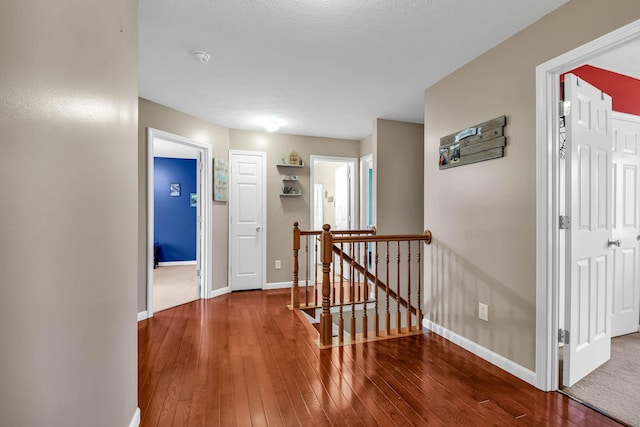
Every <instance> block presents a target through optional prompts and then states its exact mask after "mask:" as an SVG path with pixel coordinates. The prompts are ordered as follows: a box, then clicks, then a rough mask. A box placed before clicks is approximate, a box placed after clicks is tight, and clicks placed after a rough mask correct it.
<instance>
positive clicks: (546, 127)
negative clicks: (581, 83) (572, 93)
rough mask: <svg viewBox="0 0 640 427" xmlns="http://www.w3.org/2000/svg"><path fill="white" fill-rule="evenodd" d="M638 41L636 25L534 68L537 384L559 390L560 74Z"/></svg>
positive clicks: (639, 29)
mask: <svg viewBox="0 0 640 427" xmlns="http://www.w3.org/2000/svg"><path fill="white" fill-rule="evenodd" d="M639 39H640V20H638V21H635V22H633V23H631V24H629V25H626V26H624V27H622V28H619V29H618V30H615V31H613V32H611V33H609V34H606V35H604V36H602V37H600V38H598V39H596V40H594V41H592V42H589V43H586V44H584V45H582V46H580V47H578V48H576V49H573V50H571V51H570V52H567V53H565V54H563V55H560V56H558V57H557V58H554V59H552V60H550V61H548V62H545V63H544V64H541V65H538V66H537V67H536V163H537V170H536V189H537V190H536V230H537V231H536V374H537V375H536V382H535V386H536V387H538V388H539V389H542V390H546V391H548V390H557V389H558V346H557V345H556V341H557V333H556V331H557V330H558V312H559V310H558V301H559V299H558V289H559V277H558V271H559V270H558V269H559V259H558V256H557V254H558V248H559V238H558V233H557V230H558V215H559V211H558V203H557V199H558V196H557V194H558V193H557V192H558V188H557V183H558V167H557V162H558V158H557V153H558V149H557V145H558V142H557V139H558V129H557V127H558V120H556V118H557V117H558V101H559V99H560V96H559V90H560V89H559V86H560V85H559V78H560V75H561V74H563V73H565V72H567V71H570V70H572V69H574V68H577V67H579V66H581V65H584V64H586V63H588V62H589V60H591V59H592V58H594V57H596V56H598V55H601V54H603V53H606V52H609V51H611V50H613V49H615V48H617V47H619V46H621V45H623V44H625V43H628V42H631V41H634V40H639Z"/></svg>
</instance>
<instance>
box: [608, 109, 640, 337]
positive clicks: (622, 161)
mask: <svg viewBox="0 0 640 427" xmlns="http://www.w3.org/2000/svg"><path fill="white" fill-rule="evenodd" d="M612 124H613V132H612V133H613V195H614V200H613V240H616V241H618V240H619V241H620V247H614V250H613V263H614V268H613V304H612V312H611V314H612V317H611V328H612V330H611V333H612V336H614V337H616V336H619V335H624V334H629V333H632V332H637V331H638V322H639V321H640V320H639V319H640V277H639V261H640V259H639V258H640V257H639V256H638V245H639V243H638V235H639V234H640V229H639V226H638V223H639V219H640V213H639V201H638V199H639V196H640V194H639V193H638V192H639V191H640V186H639V185H638V182H639V180H640V167H639V166H640V151H639V148H640V147H639V143H640V117H638V116H631V115H628V114H620V113H613V119H612Z"/></svg>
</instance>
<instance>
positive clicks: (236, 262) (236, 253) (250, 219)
mask: <svg viewBox="0 0 640 427" xmlns="http://www.w3.org/2000/svg"><path fill="white" fill-rule="evenodd" d="M229 160H230V169H231V170H230V191H231V194H230V197H229V223H230V224H229V246H230V247H229V269H230V271H229V281H230V288H231V290H232V291H240V290H250V289H262V288H263V287H264V280H265V277H266V271H265V269H266V264H265V255H266V247H265V245H266V229H265V227H266V219H265V215H266V194H265V182H266V179H265V160H266V153H261V152H248V151H235V150H233V151H230V152H229Z"/></svg>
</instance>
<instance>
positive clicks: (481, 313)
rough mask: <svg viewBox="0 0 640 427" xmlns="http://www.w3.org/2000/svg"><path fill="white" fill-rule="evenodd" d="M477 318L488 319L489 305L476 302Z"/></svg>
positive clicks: (486, 320)
mask: <svg viewBox="0 0 640 427" xmlns="http://www.w3.org/2000/svg"><path fill="white" fill-rule="evenodd" d="M478 319H480V320H484V321H485V322H488V321H489V306H488V305H487V304H483V303H481V302H479V303H478Z"/></svg>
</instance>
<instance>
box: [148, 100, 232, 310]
mask: <svg viewBox="0 0 640 427" xmlns="http://www.w3.org/2000/svg"><path fill="white" fill-rule="evenodd" d="M138 108H139V111H138V114H139V119H138V120H139V121H138V254H137V260H138V286H137V288H138V312H143V311H146V310H147V134H146V130H147V128H148V127H151V128H154V129H158V130H162V131H165V132H169V133H173V134H175V135H180V136H183V137H186V138H190V139H193V140H195V141H198V142H202V143H206V144H209V145H210V146H211V147H212V150H211V151H212V155H213V157H221V158H224V159H228V158H229V129H227V128H225V127H222V126H218V125H215V124H213V123H210V122H207V121H205V120H202V119H198V118H196V117H194V116H191V115H189V114H186V113H183V112H181V111H178V110H174V109H172V108H169V107H165V106H164V105H160V104H157V103H155V102H152V101H149V100H147V99H144V98H138ZM207 161H209V162H211V161H212V159H208V160H207ZM209 203H212V209H211V211H212V212H211V217H212V224H211V237H212V239H213V245H212V246H213V253H212V254H211V260H212V266H211V270H212V278H211V289H213V290H215V289H220V288H224V287H226V286H227V285H228V280H227V271H228V268H227V259H228V254H227V252H228V248H229V238H228V236H229V207H228V204H227V203H225V202H213V201H209Z"/></svg>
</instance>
